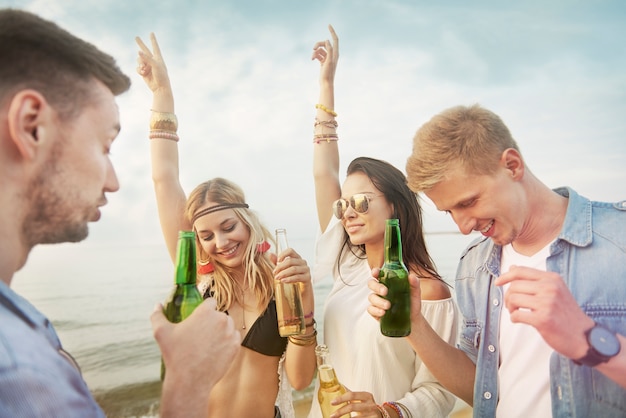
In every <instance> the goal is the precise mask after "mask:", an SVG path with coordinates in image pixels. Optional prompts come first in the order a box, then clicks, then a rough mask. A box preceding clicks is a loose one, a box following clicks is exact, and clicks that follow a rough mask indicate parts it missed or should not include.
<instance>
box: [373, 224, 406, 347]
mask: <svg viewBox="0 0 626 418" xmlns="http://www.w3.org/2000/svg"><path fill="white" fill-rule="evenodd" d="M378 279H379V280H380V282H381V283H382V284H384V285H385V286H387V289H388V290H387V296H385V299H387V300H388V301H389V302H391V307H390V308H389V309H388V310H387V312H385V315H383V317H382V318H380V332H382V334H383V335H385V336H387V337H406V336H407V335H409V334H410V333H411V286H410V285H409V271H408V270H407V268H406V266H405V265H404V262H403V261H402V240H401V239H400V221H398V219H387V223H386V225H385V264H383V267H382V268H381V269H380V274H379V275H378Z"/></svg>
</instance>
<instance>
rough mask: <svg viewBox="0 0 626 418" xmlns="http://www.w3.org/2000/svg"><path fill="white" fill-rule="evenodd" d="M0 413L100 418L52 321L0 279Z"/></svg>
mask: <svg viewBox="0 0 626 418" xmlns="http://www.w3.org/2000/svg"><path fill="white" fill-rule="evenodd" d="M0 417H64V418H66V417H68V418H70V417H76V418H79V417H81V418H82V417H104V413H103V412H102V410H101V409H100V407H99V406H98V404H97V403H96V401H95V400H94V398H93V396H92V395H91V393H90V391H89V388H88V387H87V384H86V383H85V381H84V380H83V378H82V377H81V374H80V371H79V370H78V366H77V365H76V364H75V362H74V361H73V359H72V358H71V356H69V354H67V353H66V352H65V351H63V349H62V347H61V343H60V341H59V338H58V336H57V334H56V332H55V331H54V328H53V327H52V324H50V322H49V321H48V319H46V317H44V316H43V315H42V314H41V313H40V312H39V311H38V310H37V309H35V307H33V306H32V305H31V304H30V303H29V302H28V301H27V300H26V299H24V298H22V297H21V296H19V295H18V294H17V293H15V292H14V291H13V290H11V289H10V288H9V287H8V286H7V285H6V284H5V283H4V282H3V281H1V280H0Z"/></svg>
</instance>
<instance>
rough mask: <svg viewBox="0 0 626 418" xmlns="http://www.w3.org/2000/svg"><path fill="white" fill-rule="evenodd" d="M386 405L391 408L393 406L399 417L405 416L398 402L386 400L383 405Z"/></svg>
mask: <svg viewBox="0 0 626 418" xmlns="http://www.w3.org/2000/svg"><path fill="white" fill-rule="evenodd" d="M385 406H388V407H389V408H391V409H393V410H394V411H396V414H398V417H400V418H404V415H402V411H401V410H400V407H399V406H398V404H397V403H395V402H385V403H384V404H383V407H385Z"/></svg>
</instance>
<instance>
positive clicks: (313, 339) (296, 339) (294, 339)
mask: <svg viewBox="0 0 626 418" xmlns="http://www.w3.org/2000/svg"><path fill="white" fill-rule="evenodd" d="M288 338H289V342H290V343H292V344H295V345H299V346H300V347H309V346H312V345H317V330H313V332H312V333H310V334H304V335H290V336H289V337H288Z"/></svg>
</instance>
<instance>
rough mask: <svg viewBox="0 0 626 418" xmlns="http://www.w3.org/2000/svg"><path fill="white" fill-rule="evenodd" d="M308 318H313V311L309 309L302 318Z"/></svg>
mask: <svg viewBox="0 0 626 418" xmlns="http://www.w3.org/2000/svg"><path fill="white" fill-rule="evenodd" d="M309 318H313V311H311V312H309V313H308V314H306V315H304V319H309Z"/></svg>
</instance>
